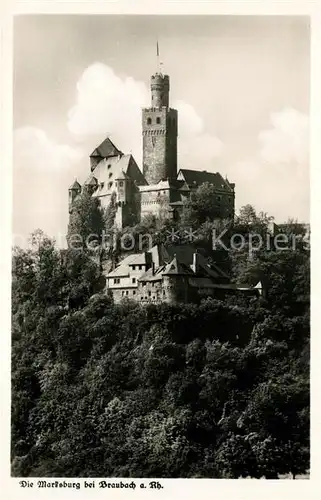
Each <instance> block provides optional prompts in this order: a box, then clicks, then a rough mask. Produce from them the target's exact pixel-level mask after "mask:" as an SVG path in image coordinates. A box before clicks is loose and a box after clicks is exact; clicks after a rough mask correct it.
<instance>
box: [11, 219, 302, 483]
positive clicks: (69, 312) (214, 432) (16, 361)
mask: <svg viewBox="0 0 321 500" xmlns="http://www.w3.org/2000/svg"><path fill="white" fill-rule="evenodd" d="M244 217H245V218H244V220H240V221H239V224H240V226H242V227H244V225H245V226H246V225H247V224H248V223H249V224H257V225H259V226H260V227H262V224H263V225H264V224H265V222H266V221H265V219H264V217H263V215H262V216H256V215H255V217H256V218H255V219H253V214H252V215H251V217H252V219H251V220H249V217H248V218H247V219H246V211H245V215H244ZM263 219H264V220H263ZM33 243H34V244H33V248H32V249H31V250H28V251H25V250H21V249H15V251H14V256H13V284H12V287H13V294H12V297H13V308H12V317H13V319H12V474H13V475H17V476H56V477H58V476H64V477H72V476H73V477H75V476H88V477H89V476H92V477H95V476H96V477H97V476H99V477H108V476H109V477H127V476H131V477H139V476H140V477H142V476H144V477H215V478H238V477H248V476H250V477H255V478H259V477H263V476H264V477H267V478H277V477H278V476H279V475H280V474H287V473H292V474H293V475H294V477H295V475H297V474H300V473H305V472H306V471H307V470H308V469H309V252H308V250H307V249H306V248H305V246H304V245H303V244H302V242H301V244H298V247H297V248H294V249H292V250H287V251H284V252H282V251H276V250H275V248H272V249H270V250H266V249H264V248H262V249H260V250H259V251H257V252H256V253H255V255H254V256H252V258H251V259H249V258H248V254H247V253H246V251H245V250H243V251H240V252H239V253H238V252H236V251H235V252H232V253H231V266H232V271H233V272H234V273H235V275H237V276H239V275H241V276H242V278H244V277H246V276H247V277H250V276H252V275H253V274H255V275H261V274H262V275H264V276H268V277H269V291H270V293H269V295H268V297H267V298H265V299H263V298H262V299H253V298H246V299H245V298H242V297H231V298H230V299H228V300H226V301H224V302H221V301H218V300H212V299H211V300H210V299H207V300H205V301H203V302H202V303H201V304H200V305H195V304H185V305H175V306H174V305H166V304H163V305H161V306H157V307H156V306H153V305H150V306H148V307H144V308H142V307H140V306H138V305H136V304H134V303H130V302H123V303H122V304H121V305H114V304H113V302H112V300H111V299H110V297H108V296H107V295H106V294H104V293H102V291H103V286H104V282H103V280H102V277H101V275H100V270H99V268H98V267H97V266H96V265H95V263H94V262H93V261H92V259H90V258H89V256H88V254H87V253H86V252H84V251H82V250H78V251H76V250H74V251H72V250H69V251H59V250H57V249H56V248H55V247H54V245H53V244H52V242H51V241H50V240H49V239H48V238H46V236H44V235H43V234H42V233H39V232H38V233H37V235H36V237H34V239H33ZM299 243H300V241H299Z"/></svg>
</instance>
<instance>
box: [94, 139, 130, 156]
mask: <svg viewBox="0 0 321 500" xmlns="http://www.w3.org/2000/svg"><path fill="white" fill-rule="evenodd" d="M122 154H123V153H122V152H121V151H120V150H119V149H118V148H116V146H115V144H114V143H113V142H112V141H111V140H110V139H109V137H106V139H105V140H104V141H103V142H102V143H101V144H100V145H99V146H98V147H97V148H96V149H94V151H93V152H92V153H91V155H90V156H99V157H100V158H109V157H110V156H118V155H122Z"/></svg>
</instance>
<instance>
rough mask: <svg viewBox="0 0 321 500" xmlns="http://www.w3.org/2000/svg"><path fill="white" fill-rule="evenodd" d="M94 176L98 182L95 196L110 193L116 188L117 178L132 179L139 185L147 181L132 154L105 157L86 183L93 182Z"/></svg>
mask: <svg viewBox="0 0 321 500" xmlns="http://www.w3.org/2000/svg"><path fill="white" fill-rule="evenodd" d="M93 177H94V178H96V179H97V182H98V189H97V190H96V191H95V192H94V193H93V196H95V197H96V196H98V197H99V196H106V195H110V194H111V193H112V192H113V191H114V190H115V181H116V180H121V179H131V180H132V182H134V183H136V184H137V185H140V184H144V183H146V180H145V177H144V176H143V174H142V173H141V171H140V170H139V168H138V166H137V164H136V162H135V160H134V158H133V156H132V155H130V154H129V155H122V156H111V157H110V158H103V159H102V160H100V162H99V163H98V164H97V165H96V167H95V168H94V170H93V171H92V173H91V174H90V175H89V177H88V178H87V180H86V184H89V183H91V179H92V178H93Z"/></svg>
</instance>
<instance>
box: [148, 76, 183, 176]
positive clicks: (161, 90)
mask: <svg viewBox="0 0 321 500" xmlns="http://www.w3.org/2000/svg"><path fill="white" fill-rule="evenodd" d="M151 97H152V99H151V107H150V108H144V109H143V110H142V121H143V123H142V125H143V127H142V128H143V174H144V176H145V179H146V180H147V182H148V184H156V183H157V182H159V181H160V180H162V179H175V178H176V175H177V111H176V109H171V108H170V107H169V76H168V75H163V74H162V73H161V72H158V73H155V74H154V75H152V76H151Z"/></svg>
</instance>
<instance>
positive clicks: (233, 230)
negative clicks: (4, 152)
mask: <svg viewBox="0 0 321 500" xmlns="http://www.w3.org/2000/svg"><path fill="white" fill-rule="evenodd" d="M182 14H183V10H182V9H181V15H167V16H165V15H152V14H150V15H76V14H68V15H67V14H50V15H44V14H29V15H16V16H15V18H14V22H13V166H12V172H13V173H12V179H13V180H12V193H13V194H12V270H11V274H12V281H11V290H12V292H11V417H10V421H11V437H10V441H11V457H10V467H11V477H13V478H21V481H22V483H23V484H24V485H27V484H28V482H29V481H32V480H33V478H40V479H41V481H40V487H43V489H60V490H61V489H68V488H72V489H78V484H80V483H78V482H77V478H88V480H89V479H90V480H94V479H95V478H105V479H104V481H105V482H106V485H105V484H103V487H104V486H106V488H107V489H108V488H120V487H121V486H120V484H125V483H126V484H127V486H128V488H130V487H131V486H130V485H131V484H132V483H131V481H135V478H147V480H148V479H149V478H150V480H151V479H154V478H157V481H156V480H155V481H152V482H150V483H149V482H148V481H147V482H146V485H152V486H149V487H152V488H155V489H157V488H163V486H162V480H166V479H177V478H181V479H262V480H277V479H278V480H294V479H296V480H298V479H309V478H310V233H311V228H310V154H309V140H310V139H309V135H310V133H309V128H310V127H309V123H310V97H311V96H310V84H311V81H310V70H311V58H310V52H311V51H310V42H311V40H310V38H311V33H310V31H311V23H310V18H309V17H308V16H303V15H302V16H291V15H284V16H276V15H275V16H273V15H271V16H258V15H252V16H247V15H242V16H237V15H206V16H205V15H198V16H193V15H189V16H184V15H182ZM58 478H59V479H58ZM60 478H63V479H60ZM108 478H113V479H108ZM120 478H121V481H120ZM124 481H125V483H124ZM279 482H281V481H278V483H279ZM108 484H109V486H108ZM133 484H134V483H133ZM41 485H42V486H41ZM111 485H113V486H111ZM153 485H154V486H153ZM38 486H39V484H38ZM97 487H98V486H97ZM147 487H148V486H147ZM79 488H80V486H79ZM105 492H106V494H110V493H108V491H107V490H105ZM155 495H156V492H155ZM213 497H214V498H215V492H214V493H213ZM163 498H164V497H163Z"/></svg>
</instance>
